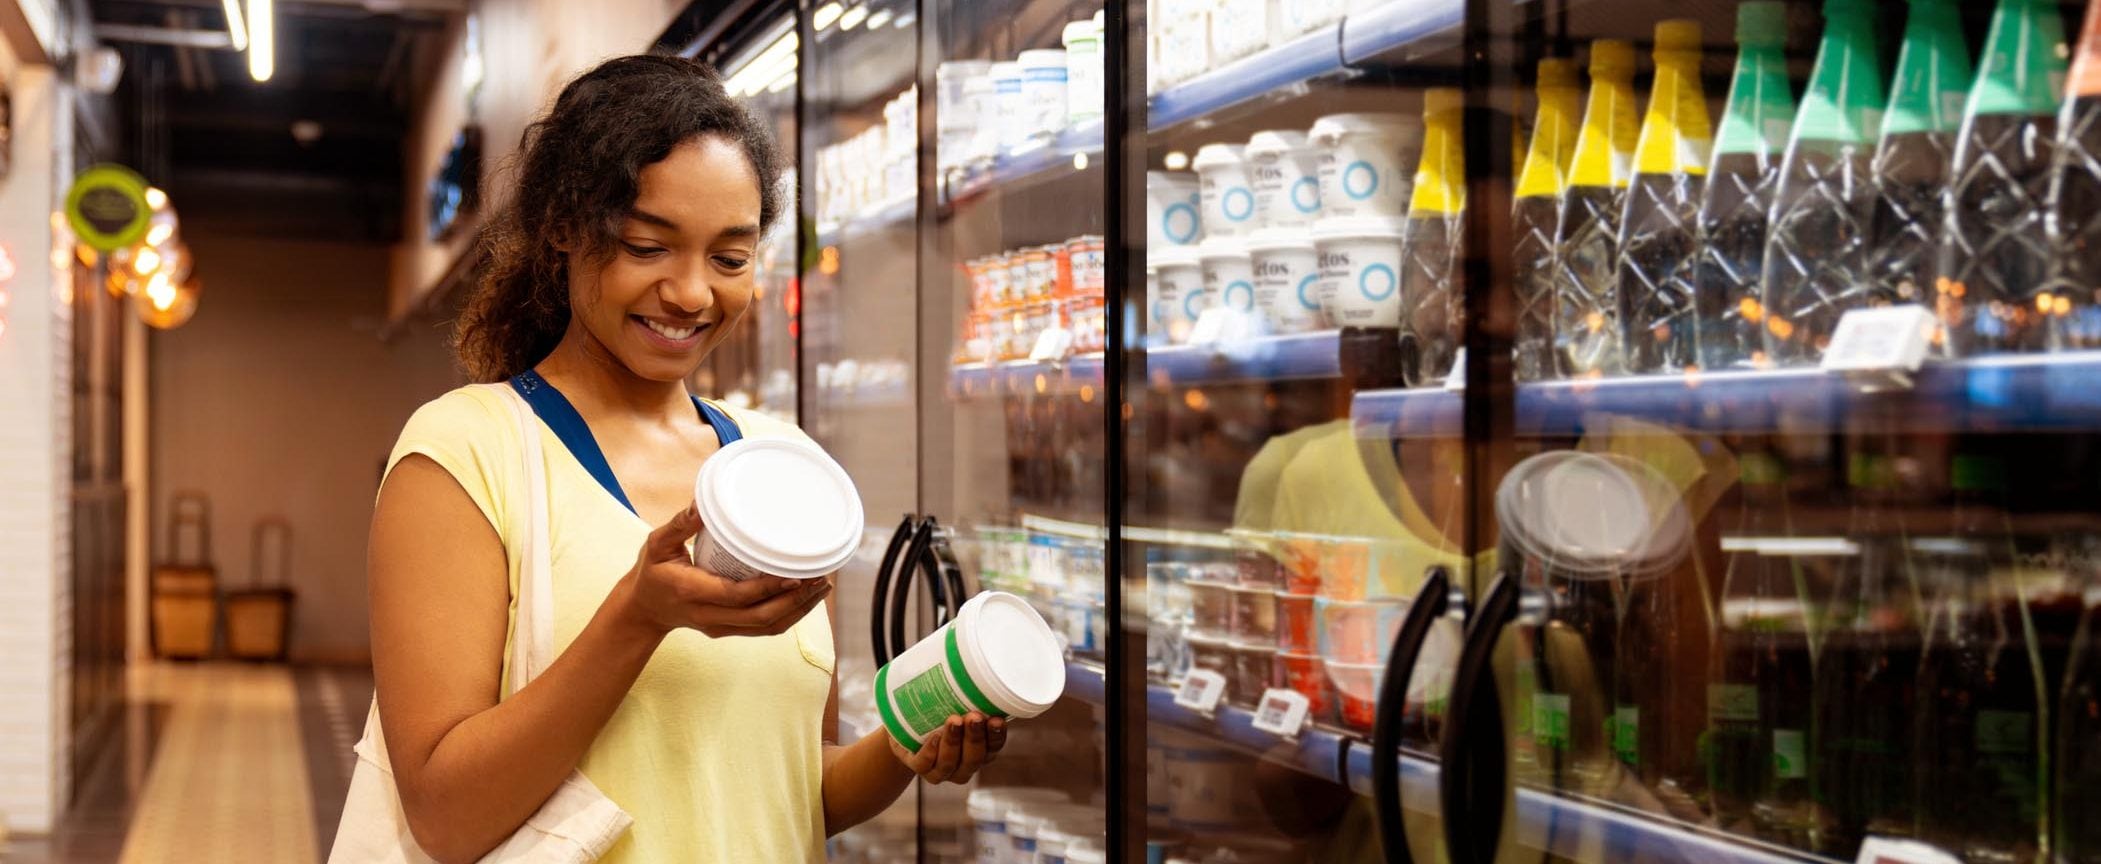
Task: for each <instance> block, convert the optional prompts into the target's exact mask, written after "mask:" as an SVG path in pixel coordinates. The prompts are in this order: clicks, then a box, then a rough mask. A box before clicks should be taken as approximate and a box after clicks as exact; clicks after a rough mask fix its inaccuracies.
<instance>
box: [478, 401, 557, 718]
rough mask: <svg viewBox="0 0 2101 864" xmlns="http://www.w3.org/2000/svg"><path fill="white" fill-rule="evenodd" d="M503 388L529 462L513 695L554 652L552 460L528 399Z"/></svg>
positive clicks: (513, 654)
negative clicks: (550, 526) (547, 457)
mask: <svg viewBox="0 0 2101 864" xmlns="http://www.w3.org/2000/svg"><path fill="white" fill-rule="evenodd" d="M490 386H492V387H495V388H497V389H498V390H501V391H502V392H503V394H504V398H505V400H506V401H507V402H508V403H509V404H510V406H511V414H512V415H513V416H514V417H515V418H516V419H517V423H518V441H519V444H520V447H519V450H520V452H521V453H522V454H523V460H524V462H525V475H524V476H525V498H526V500H527V502H528V504H527V507H526V513H525V518H524V519H523V520H521V524H519V526H518V528H519V530H520V531H522V532H523V533H521V534H520V535H519V537H518V544H517V546H516V547H515V548H517V549H520V550H522V551H523V552H524V554H525V559H524V560H523V561H521V562H519V567H518V620H517V624H516V629H515V630H514V631H513V632H512V634H511V692H512V693H516V692H518V691H519V690H521V689H524V687H525V685H526V684H527V683H528V682H530V681H532V680H533V679H534V678H538V677H539V676H540V673H541V672H544V671H546V669H547V664H548V663H549V662H551V661H552V660H553V657H552V656H550V655H552V654H553V653H554V555H553V553H552V552H550V551H549V546H548V544H549V543H550V542H551V541H552V539H553V538H552V537H551V536H550V535H549V534H548V530H547V462H546V460H545V459H544V458H543V456H542V447H541V442H540V417H539V415H537V414H534V413H533V409H532V406H531V405H528V404H526V402H525V397H523V396H520V395H518V391H516V390H512V389H511V388H510V385H508V384H493V385H490Z"/></svg>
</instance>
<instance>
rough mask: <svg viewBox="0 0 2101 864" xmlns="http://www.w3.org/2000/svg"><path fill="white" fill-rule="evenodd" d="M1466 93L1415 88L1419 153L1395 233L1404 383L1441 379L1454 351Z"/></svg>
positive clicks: (1463, 199)
mask: <svg viewBox="0 0 2101 864" xmlns="http://www.w3.org/2000/svg"><path fill="white" fill-rule="evenodd" d="M1465 108H1466V95H1465V94H1464V93H1461V92H1460V91H1458V90H1455V89H1451V88H1445V87H1436V88H1431V89H1430V90H1426V91H1424V92H1423V155H1422V164H1421V167H1420V168H1419V169H1418V170H1417V171H1416V172H1415V191H1414V193H1413V195H1412V196H1411V197H1410V199H1409V203H1408V222H1407V225H1406V226H1404V227H1403V228H1402V229H1401V230H1402V235H1401V281H1400V291H1401V376H1402V380H1403V381H1405V382H1406V383H1407V385H1408V386H1410V387H1420V386H1423V385H1425V384H1432V383H1438V382H1442V381H1443V380H1444V379H1445V377H1446V376H1448V375H1450V374H1451V372H1452V362H1453V359H1454V358H1455V356H1456V355H1457V354H1458V351H1459V339H1460V332H1459V329H1460V324H1461V318H1462V315H1463V313H1464V311H1465V308H1464V306H1463V305H1462V303H1463V302H1464V298H1463V296H1462V294H1461V292H1460V290H1459V283H1458V276H1459V273H1458V266H1457V262H1458V257H1459V251H1460V249H1461V248H1462V247H1461V246H1460V243H1461V242H1462V239H1463V238H1462V234H1463V232H1464V230H1465V228H1466V218H1465V213H1466V148H1465V145H1464V143H1463V140H1462V138H1461V132H1460V121H1461V117H1462V115H1463V113H1464V111H1465Z"/></svg>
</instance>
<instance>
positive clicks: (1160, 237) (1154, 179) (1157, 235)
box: [1145, 171, 1204, 249]
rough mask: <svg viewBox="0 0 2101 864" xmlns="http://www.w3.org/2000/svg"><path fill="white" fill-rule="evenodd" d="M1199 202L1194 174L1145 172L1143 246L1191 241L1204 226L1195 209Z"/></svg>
mask: <svg viewBox="0 0 2101 864" xmlns="http://www.w3.org/2000/svg"><path fill="white" fill-rule="evenodd" d="M1202 205H1203V192H1202V191H1201V187H1200V186H1199V184H1198V181H1197V179H1196V175H1195V174H1191V173H1189V172H1187V171H1147V172H1145V225H1146V234H1145V242H1146V248H1147V249H1165V248H1167V247H1169V246H1190V245H1194V244H1195V243H1196V241H1197V240H1199V239H1201V235H1202V233H1203V229H1204V220H1203V218H1202V216H1201V215H1200V214H1199V212H1198V208H1199V207H1201V206H1202Z"/></svg>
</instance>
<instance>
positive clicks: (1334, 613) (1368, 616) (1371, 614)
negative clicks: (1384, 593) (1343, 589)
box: [1319, 599, 1408, 663]
mask: <svg viewBox="0 0 2101 864" xmlns="http://www.w3.org/2000/svg"><path fill="white" fill-rule="evenodd" d="M1319 608H1320V620H1321V627H1322V633H1323V635H1324V637H1325V638H1326V640H1327V644H1326V645H1325V646H1323V652H1322V653H1324V654H1326V655H1327V657H1328V659H1330V660H1339V661H1342V662H1344V663H1376V662H1378V661H1380V660H1384V659H1386V652H1387V651H1388V650H1390V649H1391V648H1392V646H1393V637H1394V634H1395V633H1398V632H1400V629H1401V618H1402V616H1403V614H1405V613H1406V612H1407V610H1408V607H1407V605H1406V604H1404V603H1401V602H1399V601H1394V600H1372V601H1369V602H1351V601H1345V600H1327V599H1323V600H1321V601H1320V603H1319Z"/></svg>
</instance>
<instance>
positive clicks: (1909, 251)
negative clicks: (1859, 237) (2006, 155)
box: [1868, 0, 1976, 353]
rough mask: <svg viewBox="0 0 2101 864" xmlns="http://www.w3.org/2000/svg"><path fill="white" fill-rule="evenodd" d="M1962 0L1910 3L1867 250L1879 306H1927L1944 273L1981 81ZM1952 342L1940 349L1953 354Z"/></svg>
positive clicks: (1879, 154)
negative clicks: (1975, 86) (1953, 201)
mask: <svg viewBox="0 0 2101 864" xmlns="http://www.w3.org/2000/svg"><path fill="white" fill-rule="evenodd" d="M1975 77H1976V76H1975V74H1974V73H1973V70H1972V68H1971V66H1970V48H1969V46H1968V45H1967V44H1966V43H1965V41H1964V39H1963V34H1962V16H1961V14H1960V13H1959V12H1958V11H1957V9H1956V4H1955V0H1911V18H1910V20H1909V21H1907V22H1906V23H1905V25H1904V48H1903V50H1901V51H1899V52H1898V54H1897V75H1896V77H1895V78H1894V79H1892V81H1891V87H1890V96H1889V111H1887V112H1885V113H1884V114H1883V117H1882V143H1881V144H1880V145H1879V146H1878V147H1876V150H1875V216H1874V224H1873V225H1872V227H1871V229H1870V230H1871V234H1872V237H1873V240H1872V241H1871V242H1870V244H1869V246H1868V278H1869V280H1871V284H1870V286H1869V288H1868V290H1869V292H1870V293H1871V295H1872V300H1873V302H1878V303H1927V302H1931V301H1932V299H1933V298H1934V296H1935V294H1934V287H1933V286H1934V284H1935V283H1936V282H1937V281H1938V276H1939V273H1940V270H1939V268H1940V261H1939V258H1940V248H1941V240H1942V233H1943V232H1944V231H1945V230H1946V226H1947V221H1948V202H1949V200H1950V193H1949V188H1948V187H1949V180H1950V178H1951V177H1952V176H1953V175H1954V163H1955V139H1956V136H1957V135H1958V134H1959V133H1960V132H1961V130H1962V107H1963V103H1964V101H1965V100H1967V98H1968V95H1967V94H1968V93H1969V89H1970V84H1971V82H1972V80H1973V79H1974V78H1975ZM1946 342H1947V340H1946V338H1945V337H1943V338H1942V339H1941V340H1940V344H1939V345H1938V346H1937V347H1938V350H1939V351H1940V352H1943V353H1944V352H1945V350H1946Z"/></svg>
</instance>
